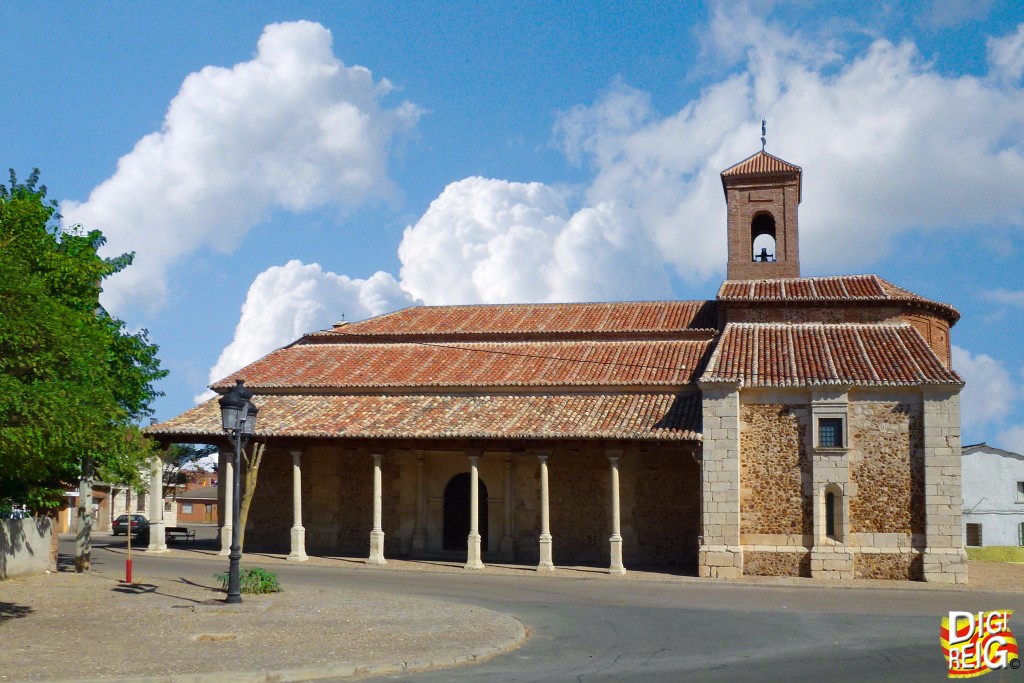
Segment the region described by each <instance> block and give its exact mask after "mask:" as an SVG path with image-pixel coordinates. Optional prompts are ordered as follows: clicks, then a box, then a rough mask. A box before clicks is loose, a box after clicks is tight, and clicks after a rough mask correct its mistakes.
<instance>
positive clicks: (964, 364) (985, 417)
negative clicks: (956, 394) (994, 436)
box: [952, 344, 1020, 448]
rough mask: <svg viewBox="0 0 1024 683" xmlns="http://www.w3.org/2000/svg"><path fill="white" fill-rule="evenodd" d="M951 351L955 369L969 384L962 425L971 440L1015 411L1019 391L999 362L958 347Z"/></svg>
mask: <svg viewBox="0 0 1024 683" xmlns="http://www.w3.org/2000/svg"><path fill="white" fill-rule="evenodd" d="M952 352H953V367H954V368H955V369H956V371H957V372H958V373H960V375H961V376H962V377H963V378H964V381H965V382H966V383H967V384H966V386H965V387H964V390H963V391H962V392H961V394H960V422H961V425H962V428H963V432H964V434H965V435H966V436H967V438H969V439H970V438H974V437H972V436H971V435H972V434H981V433H983V432H984V431H985V428H986V427H988V426H990V425H998V424H999V423H1000V422H1002V421H1003V420H1004V419H1005V418H1006V417H1007V416H1008V415H1009V414H1010V412H1011V411H1012V410H1013V406H1014V403H1015V401H1016V400H1017V399H1018V397H1019V395H1020V390H1019V388H1018V387H1017V386H1016V384H1015V383H1014V381H1013V377H1012V376H1011V374H1010V372H1009V371H1008V370H1007V369H1006V367H1005V366H1004V365H1003V364H1002V363H1001V362H1000V361H999V360H997V359H995V358H992V357H991V356H987V355H985V354H983V353H979V354H972V353H971V352H970V351H967V350H966V349H962V348H960V347H958V346H956V345H955V344H954V345H953V347H952ZM993 445H997V444H993ZM999 447H1000V448H1003V446H999Z"/></svg>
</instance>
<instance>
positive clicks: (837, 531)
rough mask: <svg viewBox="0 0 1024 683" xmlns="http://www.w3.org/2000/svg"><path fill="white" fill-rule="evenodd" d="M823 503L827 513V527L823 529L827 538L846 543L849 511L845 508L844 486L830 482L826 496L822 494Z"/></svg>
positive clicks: (826, 489)
mask: <svg viewBox="0 0 1024 683" xmlns="http://www.w3.org/2000/svg"><path fill="white" fill-rule="evenodd" d="M822 503H823V505H822V507H824V510H823V512H824V513H825V514H824V517H825V519H824V522H825V525H824V526H825V528H824V529H823V531H824V532H825V538H828V539H831V540H833V541H835V542H836V543H845V542H846V525H847V523H848V520H847V514H848V511H847V510H846V509H845V506H846V497H845V495H844V493H843V489H842V487H841V486H840V485H839V484H836V483H831V484H828V485H827V486H826V487H825V492H824V496H822Z"/></svg>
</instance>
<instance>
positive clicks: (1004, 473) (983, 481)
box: [961, 443, 1024, 546]
mask: <svg viewBox="0 0 1024 683" xmlns="http://www.w3.org/2000/svg"><path fill="white" fill-rule="evenodd" d="M961 463H962V467H963V496H964V515H963V517H964V544H965V545H967V546H991V545H1016V546H1024V455H1021V454H1020V453H1011V452H1010V451H1004V450H1002V449H1000V448H993V447H992V446H989V445H988V444H985V443H979V444H975V445H973V446H964V449H963V459H962V461H961Z"/></svg>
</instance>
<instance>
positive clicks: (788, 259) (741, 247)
mask: <svg viewBox="0 0 1024 683" xmlns="http://www.w3.org/2000/svg"><path fill="white" fill-rule="evenodd" d="M800 174H801V170H800V167H799V166H794V165H793V164H791V163H789V162H786V161H783V160H782V159H779V158H778V157H774V156H772V155H771V154H768V153H767V152H765V151H764V150H763V149H762V150H761V151H760V152H758V153H756V154H754V155H753V156H750V157H747V158H746V159H744V160H743V161H741V162H739V163H738V164H736V165H735V166H731V167H729V168H727V169H726V170H724V171H722V189H723V190H724V191H725V203H726V207H727V211H728V221H727V227H728V241H729V263H728V269H727V275H726V277H727V278H728V279H730V280H761V279H769V278H794V277H800V239H799V237H800V235H799V232H798V230H797V219H796V210H797V205H798V204H800Z"/></svg>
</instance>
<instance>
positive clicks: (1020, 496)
mask: <svg viewBox="0 0 1024 683" xmlns="http://www.w3.org/2000/svg"><path fill="white" fill-rule="evenodd" d="M1017 502H1018V503H1024V481H1018V482H1017Z"/></svg>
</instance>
